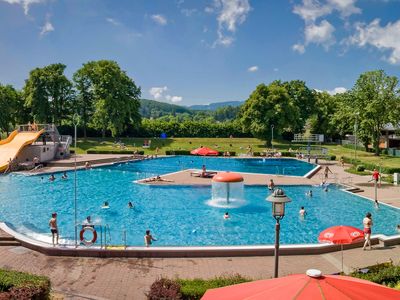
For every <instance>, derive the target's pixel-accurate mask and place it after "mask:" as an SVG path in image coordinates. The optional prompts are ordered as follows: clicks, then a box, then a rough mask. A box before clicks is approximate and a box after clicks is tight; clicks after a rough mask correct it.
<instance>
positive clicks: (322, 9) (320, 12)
mask: <svg viewBox="0 0 400 300" xmlns="http://www.w3.org/2000/svg"><path fill="white" fill-rule="evenodd" d="M356 2H357V0H326V1H318V0H303V1H302V4H300V5H295V6H294V7H293V13H295V14H297V15H299V16H300V17H301V18H302V19H303V20H304V21H306V22H314V21H316V20H317V19H318V18H320V17H323V16H327V15H329V14H331V13H332V12H334V11H337V12H338V13H339V14H340V15H341V17H344V18H346V17H349V16H351V15H352V14H359V13H361V9H360V8H358V7H356V6H355V3H356Z"/></svg>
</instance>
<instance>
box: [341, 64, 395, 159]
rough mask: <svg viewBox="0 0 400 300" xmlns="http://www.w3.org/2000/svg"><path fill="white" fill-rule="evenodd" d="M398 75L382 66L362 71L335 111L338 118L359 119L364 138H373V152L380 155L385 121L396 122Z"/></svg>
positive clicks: (359, 126) (386, 122)
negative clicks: (383, 68)
mask: <svg viewBox="0 0 400 300" xmlns="http://www.w3.org/2000/svg"><path fill="white" fill-rule="evenodd" d="M397 85H398V79H397V78H396V77H395V76H388V75H386V73H385V72H384V71H383V70H377V71H370V72H365V73H363V74H361V75H360V77H359V78H358V79H357V82H356V84H355V85H354V87H353V89H352V90H351V91H350V93H349V94H348V96H347V97H343V99H342V100H343V101H342V105H343V107H341V108H340V110H338V111H337V118H341V119H342V120H343V119H347V120H349V119H351V120H354V121H355V118H357V119H358V128H359V131H360V134H361V137H362V138H363V139H364V141H365V140H366V139H367V137H368V138H369V139H370V140H372V144H373V147H374V149H375V155H379V142H380V137H381V130H382V129H383V127H384V125H386V124H388V123H392V124H394V125H397V124H398V123H399V121H400V115H399V104H400V102H399V90H398V88H397Z"/></svg>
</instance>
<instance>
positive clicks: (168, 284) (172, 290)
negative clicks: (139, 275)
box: [147, 278, 182, 300]
mask: <svg viewBox="0 0 400 300" xmlns="http://www.w3.org/2000/svg"><path fill="white" fill-rule="evenodd" d="M180 289H181V286H180V285H179V283H178V282H176V281H174V280H171V279H167V278H160V279H157V280H156V281H155V282H153V284H152V285H151V286H150V291H149V293H148V294H147V299H149V300H164V299H171V300H179V299H182V297H181V294H180Z"/></svg>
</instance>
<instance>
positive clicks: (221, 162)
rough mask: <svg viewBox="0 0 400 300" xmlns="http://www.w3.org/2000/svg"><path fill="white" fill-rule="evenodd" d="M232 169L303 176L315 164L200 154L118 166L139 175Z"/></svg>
mask: <svg viewBox="0 0 400 300" xmlns="http://www.w3.org/2000/svg"><path fill="white" fill-rule="evenodd" d="M202 165H205V166H206V167H207V170H218V171H234V172H245V173H262V174H279V175H291V176H304V175H305V174H307V173H308V172H310V171H311V170H312V169H314V168H315V167H316V165H314V164H309V163H306V162H303V161H299V160H297V159H292V158H282V159H276V158H274V159H268V158H222V157H199V156H172V157H163V158H158V159H152V160H146V161H140V162H135V163H131V164H123V165H121V166H120V167H119V168H120V169H121V170H124V171H128V172H140V173H141V175H142V176H145V177H149V176H147V175H157V174H166V173H171V172H176V171H180V170H184V169H201V167H202Z"/></svg>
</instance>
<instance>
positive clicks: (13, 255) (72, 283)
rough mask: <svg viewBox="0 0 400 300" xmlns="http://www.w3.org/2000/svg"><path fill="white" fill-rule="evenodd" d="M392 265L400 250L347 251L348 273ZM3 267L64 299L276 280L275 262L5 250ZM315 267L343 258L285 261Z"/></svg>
mask: <svg viewBox="0 0 400 300" xmlns="http://www.w3.org/2000/svg"><path fill="white" fill-rule="evenodd" d="M388 260H393V261H394V262H396V263H400V246H392V247H386V248H383V247H381V246H378V245H377V246H375V249H373V250H371V251H362V250H361V249H359V248H358V249H351V250H345V251H344V266H345V271H351V270H352V269H354V268H362V267H365V266H369V265H372V264H375V263H380V262H385V261H388ZM0 267H1V268H7V269H13V270H19V271H25V272H31V273H35V274H42V275H46V276H49V277H50V279H51V282H52V285H53V289H54V290H55V291H56V292H57V293H58V294H62V295H64V299H118V300H120V299H135V300H136V299H137V300H143V299H146V297H145V292H146V291H148V289H149V287H150V285H151V283H152V282H153V281H154V280H156V279H157V278H160V277H161V276H167V277H171V278H175V277H180V278H194V277H201V278H211V277H214V276H217V275H221V274H233V273H240V274H241V275H244V276H248V277H250V278H252V279H264V278H271V277H272V276H273V267H274V257H272V256H266V257H224V258H155V259H149V258H115V259H112V258H107V259H102V258H77V257H50V256H45V255H43V254H40V253H37V252H35V251H32V250H29V249H26V248H23V247H0ZM310 268H317V269H320V270H321V271H322V272H323V273H325V274H331V273H335V272H339V271H340V268H341V253H340V252H335V253H329V254H323V255H302V256H282V257H281V258H280V267H279V269H280V275H282V276H283V275H288V274H294V273H304V272H305V271H306V270H307V269H310Z"/></svg>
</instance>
